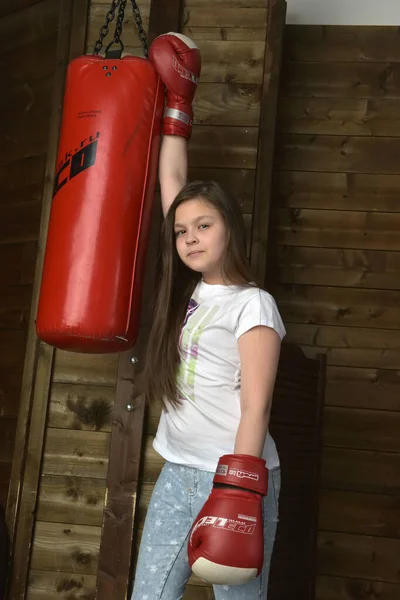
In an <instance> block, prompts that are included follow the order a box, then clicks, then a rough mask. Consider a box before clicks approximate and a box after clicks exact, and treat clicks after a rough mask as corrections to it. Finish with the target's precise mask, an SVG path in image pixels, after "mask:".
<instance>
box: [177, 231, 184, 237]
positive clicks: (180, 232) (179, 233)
mask: <svg viewBox="0 0 400 600" xmlns="http://www.w3.org/2000/svg"><path fill="white" fill-rule="evenodd" d="M183 233H185V230H184V229H181V230H180V231H175V235H176V236H177V237H178V235H182V234H183Z"/></svg>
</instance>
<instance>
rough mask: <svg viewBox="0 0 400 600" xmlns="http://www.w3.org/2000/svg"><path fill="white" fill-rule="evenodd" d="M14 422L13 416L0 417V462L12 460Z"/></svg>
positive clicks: (15, 421) (15, 419) (15, 420)
mask: <svg viewBox="0 0 400 600" xmlns="http://www.w3.org/2000/svg"><path fill="white" fill-rule="evenodd" d="M16 423H17V418H16V417H15V416H11V417H9V416H8V417H5V416H1V417H0V462H3V463H7V462H8V463H11V462H12V457H13V452H14V440H15V430H16Z"/></svg>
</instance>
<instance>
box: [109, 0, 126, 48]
mask: <svg viewBox="0 0 400 600" xmlns="http://www.w3.org/2000/svg"><path fill="white" fill-rule="evenodd" d="M126 1H127V0H121V4H120V7H119V11H118V16H117V24H116V26H115V32H114V39H113V41H112V43H115V44H121V47H122V49H123V47H124V45H123V43H122V42H121V40H120V37H121V33H122V26H123V24H124V14H125V7H126Z"/></svg>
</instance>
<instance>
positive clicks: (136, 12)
mask: <svg viewBox="0 0 400 600" xmlns="http://www.w3.org/2000/svg"><path fill="white" fill-rule="evenodd" d="M131 2H132V10H133V17H134V19H135V23H136V27H137V30H138V35H139V39H140V41H141V42H142V48H143V54H144V56H145V58H147V55H148V53H149V46H148V41H147V34H146V32H145V30H144V28H143V23H142V17H141V14H140V10H139V7H138V5H137V4H136V0H131Z"/></svg>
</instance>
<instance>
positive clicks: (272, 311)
mask: <svg viewBox="0 0 400 600" xmlns="http://www.w3.org/2000/svg"><path fill="white" fill-rule="evenodd" d="M259 325H264V326H266V327H271V328H272V329H274V330H275V331H276V332H277V334H278V335H279V337H280V338H281V340H282V339H283V338H284V336H285V334H286V329H285V326H284V324H283V321H282V318H281V315H280V314H279V311H278V307H277V306H276V302H275V300H274V299H273V297H272V296H271V294H268V292H265V291H264V290H261V289H258V288H257V289H256V290H255V291H254V292H253V293H252V295H251V296H250V298H248V299H247V300H246V301H245V303H244V304H243V306H242V307H241V310H240V312H239V315H238V320H237V323H236V328H235V337H236V339H239V338H240V336H241V335H243V334H244V333H246V331H249V330H250V329H252V328H253V327H258V326H259Z"/></svg>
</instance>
